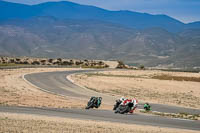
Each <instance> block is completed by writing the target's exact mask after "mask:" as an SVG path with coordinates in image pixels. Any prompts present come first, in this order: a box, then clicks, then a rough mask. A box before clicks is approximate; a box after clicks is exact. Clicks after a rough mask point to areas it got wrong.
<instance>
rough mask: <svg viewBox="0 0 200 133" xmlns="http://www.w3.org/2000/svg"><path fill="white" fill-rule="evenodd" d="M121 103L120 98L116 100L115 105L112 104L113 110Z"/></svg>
mask: <svg viewBox="0 0 200 133" xmlns="http://www.w3.org/2000/svg"><path fill="white" fill-rule="evenodd" d="M121 103H122V101H121V100H119V99H118V100H116V103H115V105H114V107H113V110H116V109H117V108H118V107H119V105H120V104H121Z"/></svg>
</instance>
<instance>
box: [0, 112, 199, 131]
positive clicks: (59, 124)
mask: <svg viewBox="0 0 200 133" xmlns="http://www.w3.org/2000/svg"><path fill="white" fill-rule="evenodd" d="M0 132H2V133H6V132H7V133H10V132H23V133H32V132H42V133H61V132H62V133H101V132H102V133H160V132H162V133H177V132H181V133H197V131H191V130H182V129H170V128H160V127H151V126H145V127H144V126H139V125H133V124H120V123H110V122H100V121H99V122H96V121H89V120H76V119H68V118H58V117H47V116H37V115H23V114H20V115H19V114H7V113H0Z"/></svg>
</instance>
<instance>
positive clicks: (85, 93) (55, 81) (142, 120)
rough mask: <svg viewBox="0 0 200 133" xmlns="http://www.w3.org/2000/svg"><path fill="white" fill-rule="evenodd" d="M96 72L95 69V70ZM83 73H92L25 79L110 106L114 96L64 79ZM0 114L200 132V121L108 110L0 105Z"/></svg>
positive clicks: (163, 108)
mask: <svg viewBox="0 0 200 133" xmlns="http://www.w3.org/2000/svg"><path fill="white" fill-rule="evenodd" d="M95 71H96V70H95ZM83 72H93V71H91V70H84V71H80V70H78V71H63V72H45V73H35V74H28V75H25V76H24V78H25V79H26V80H27V81H29V82H30V83H31V84H33V85H35V86H37V87H39V88H40V89H42V90H43V91H47V92H51V93H54V94H57V95H64V96H73V97H78V98H83V99H88V98H89V97H90V96H93V95H95V96H102V97H103V99H104V100H103V101H104V102H106V104H111V105H113V104H114V102H115V99H116V98H115V97H112V96H108V95H104V94H101V93H97V92H94V91H91V90H86V89H84V88H81V87H79V86H77V85H75V84H73V83H72V82H70V81H69V80H67V79H66V76H67V75H70V74H75V73H83ZM152 108H153V109H154V110H156V111H160V112H170V113H179V112H187V113H191V114H200V110H196V109H188V108H181V107H175V106H166V105H159V104H153V105H152ZM0 112H11V113H25V114H37V115H38V114H39V115H47V116H58V117H69V118H77V119H87V120H103V121H111V122H122V123H133V124H142V125H153V126H160V127H172V128H181V129H190V130H198V131H200V122H199V121H190V120H181V119H170V118H164V117H159V116H146V115H140V114H134V115H119V114H114V113H113V112H112V111H107V110H81V109H51V108H31V107H6V106H0Z"/></svg>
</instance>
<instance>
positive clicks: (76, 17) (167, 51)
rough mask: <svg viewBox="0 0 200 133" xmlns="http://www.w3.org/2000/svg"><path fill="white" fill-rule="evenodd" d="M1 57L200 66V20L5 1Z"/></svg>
mask: <svg viewBox="0 0 200 133" xmlns="http://www.w3.org/2000/svg"><path fill="white" fill-rule="evenodd" d="M0 55H8V56H37V57H52V58H57V57H65V58H81V59H106V60H123V61H125V62H126V63H128V64H134V65H138V64H144V65H146V66H163V65H165V66H172V67H196V66H200V22H194V23H189V24H184V23H182V22H180V21H178V20H176V19H174V18H171V17H169V16H166V15H151V14H146V13H138V12H131V11H108V10H104V9H101V8H98V7H94V6H86V5H79V4H76V3H71V2H66V1H65V2H47V3H42V4H38V5H32V6H30V5H23V4H16V3H10V2H5V1H0Z"/></svg>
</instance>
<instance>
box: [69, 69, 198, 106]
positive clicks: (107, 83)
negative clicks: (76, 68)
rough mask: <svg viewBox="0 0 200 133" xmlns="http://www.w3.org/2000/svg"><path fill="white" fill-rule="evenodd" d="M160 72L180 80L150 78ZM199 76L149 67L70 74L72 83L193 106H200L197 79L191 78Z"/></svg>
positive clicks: (106, 91) (112, 93)
mask: <svg viewBox="0 0 200 133" xmlns="http://www.w3.org/2000/svg"><path fill="white" fill-rule="evenodd" d="M160 75H161V76H162V77H163V75H169V76H168V77H179V79H181V80H180V81H179V80H178V79H177V80H160V78H159V79H155V78H152V77H156V76H160ZM163 78H164V77H163ZM199 78H200V74H199V73H186V72H165V71H150V70H126V71H106V72H98V73H95V74H85V75H80V74H79V75H73V76H72V79H73V80H74V81H75V83H77V84H79V85H81V86H85V87H87V88H89V89H92V90H95V91H98V92H102V93H107V94H110V95H118V96H126V97H136V98H138V99H139V101H144V102H146V101H148V102H152V103H160V104H170V105H177V106H184V107H192V108H199V107H200V83H199V82H193V81H194V80H193V79H199ZM186 79H187V81H186ZM189 79H190V80H189ZM191 80H192V81H191Z"/></svg>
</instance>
